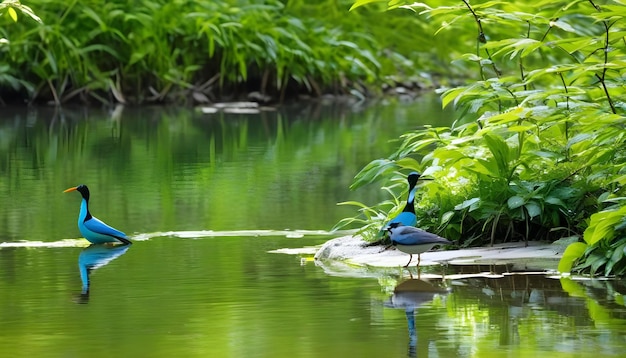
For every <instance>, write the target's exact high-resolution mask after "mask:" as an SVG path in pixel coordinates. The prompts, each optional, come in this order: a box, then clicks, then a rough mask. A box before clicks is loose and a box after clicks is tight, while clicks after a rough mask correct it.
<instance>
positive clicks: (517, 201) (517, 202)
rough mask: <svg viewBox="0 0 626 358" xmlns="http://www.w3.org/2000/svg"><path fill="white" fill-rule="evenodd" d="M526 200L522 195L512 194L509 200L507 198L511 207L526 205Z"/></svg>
mask: <svg viewBox="0 0 626 358" xmlns="http://www.w3.org/2000/svg"><path fill="white" fill-rule="evenodd" d="M525 202H526V201H525V200H524V198H522V197H521V196H517V195H515V196H512V197H510V198H509V200H507V205H508V206H509V209H517V208H519V207H520V206H522V205H524V203H525Z"/></svg>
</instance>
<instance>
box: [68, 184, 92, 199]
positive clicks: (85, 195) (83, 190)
mask: <svg viewBox="0 0 626 358" xmlns="http://www.w3.org/2000/svg"><path fill="white" fill-rule="evenodd" d="M74 190H76V191H78V192H79V193H80V195H82V196H83V199H85V200H87V201H88V200H89V188H87V185H84V184H81V185H79V186H75V187H72V188H69V189H66V190H65V191H63V192H64V193H68V192H70V191H74Z"/></svg>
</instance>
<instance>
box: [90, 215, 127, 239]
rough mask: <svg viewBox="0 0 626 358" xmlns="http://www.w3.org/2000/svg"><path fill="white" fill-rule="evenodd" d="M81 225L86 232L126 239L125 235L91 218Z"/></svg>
mask: <svg viewBox="0 0 626 358" xmlns="http://www.w3.org/2000/svg"><path fill="white" fill-rule="evenodd" d="M83 224H84V225H85V227H86V228H87V229H88V230H91V231H93V232H96V233H98V234H102V235H109V236H114V237H122V238H126V234H124V233H123V232H121V231H119V230H117V229H114V228H112V227H110V226H109V225H107V224H105V223H103V222H102V221H100V220H99V219H97V218H95V217H91V219H89V220H87V221H85V222H84V223H83Z"/></svg>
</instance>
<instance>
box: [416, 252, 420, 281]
mask: <svg viewBox="0 0 626 358" xmlns="http://www.w3.org/2000/svg"><path fill="white" fill-rule="evenodd" d="M421 260H422V258H421V256H420V254H417V265H416V266H415V267H416V268H417V279H418V280H419V279H420V276H421V275H420V274H421V273H422V272H421V270H420V261H421Z"/></svg>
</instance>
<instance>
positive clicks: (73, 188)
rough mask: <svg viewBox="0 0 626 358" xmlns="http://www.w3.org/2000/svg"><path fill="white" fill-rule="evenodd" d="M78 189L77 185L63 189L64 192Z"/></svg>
mask: <svg viewBox="0 0 626 358" xmlns="http://www.w3.org/2000/svg"><path fill="white" fill-rule="evenodd" d="M76 189H78V187H77V186H75V187H72V188H69V189H65V190H63V192H64V193H69V192H70V191H74V190H76Z"/></svg>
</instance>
